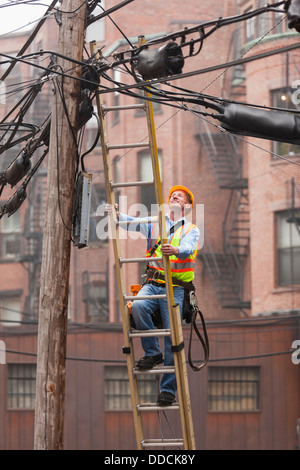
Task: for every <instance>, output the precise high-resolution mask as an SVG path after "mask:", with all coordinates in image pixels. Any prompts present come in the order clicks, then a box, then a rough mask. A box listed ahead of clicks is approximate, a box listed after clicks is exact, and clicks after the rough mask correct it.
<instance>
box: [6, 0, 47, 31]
mask: <svg viewBox="0 0 300 470" xmlns="http://www.w3.org/2000/svg"><path fill="white" fill-rule="evenodd" d="M51 1H52V0H31V1H28V0H27V1H26V0H25V1H23V2H22V1H21V0H18V1H17V0H0V37H1V36H2V35H3V34H7V33H10V32H13V31H15V30H16V29H18V28H22V27H26V28H27V29H31V28H33V27H34V25H35V24H36V23H32V22H34V21H35V20H37V19H39V18H40V17H41V16H42V15H43V13H44V12H45V11H46V9H47V7H48V5H50V3H51ZM31 23H32V24H31Z"/></svg>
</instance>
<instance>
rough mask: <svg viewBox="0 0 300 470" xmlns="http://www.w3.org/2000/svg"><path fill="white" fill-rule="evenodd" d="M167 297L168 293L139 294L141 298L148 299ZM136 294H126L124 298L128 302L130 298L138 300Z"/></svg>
mask: <svg viewBox="0 0 300 470" xmlns="http://www.w3.org/2000/svg"><path fill="white" fill-rule="evenodd" d="M166 297H167V295H166V294H161V295H139V297H138V299H139V300H148V299H165V298H166ZM136 299H137V297H136V295H124V300H125V301H126V302H127V301H128V300H136Z"/></svg>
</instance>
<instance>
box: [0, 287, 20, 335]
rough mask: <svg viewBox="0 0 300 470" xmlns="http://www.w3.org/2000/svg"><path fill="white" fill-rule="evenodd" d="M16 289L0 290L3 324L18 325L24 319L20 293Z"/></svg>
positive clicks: (0, 308) (0, 309)
mask: <svg viewBox="0 0 300 470" xmlns="http://www.w3.org/2000/svg"><path fill="white" fill-rule="evenodd" d="M16 294H17V292H15V291H11V292H10V291H6V292H0V319H1V326H18V325H20V322H21V319H22V317H21V316H22V313H21V302H20V295H21V292H19V294H18V295H16Z"/></svg>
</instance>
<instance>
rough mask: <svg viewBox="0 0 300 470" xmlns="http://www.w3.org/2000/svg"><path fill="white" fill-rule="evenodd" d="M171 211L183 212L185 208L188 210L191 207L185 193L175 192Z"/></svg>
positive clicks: (172, 195)
mask: <svg viewBox="0 0 300 470" xmlns="http://www.w3.org/2000/svg"><path fill="white" fill-rule="evenodd" d="M169 206H170V209H171V210H173V211H174V210H181V211H182V210H183V209H184V208H186V209H188V208H189V207H190V203H189V201H188V196H187V194H186V193H185V192H184V191H180V190H177V191H174V192H173V193H172V194H171V197H170V203H169Z"/></svg>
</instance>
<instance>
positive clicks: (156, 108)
mask: <svg viewBox="0 0 300 470" xmlns="http://www.w3.org/2000/svg"><path fill="white" fill-rule="evenodd" d="M152 89H153V92H152V93H151V90H149V93H150V95H151V97H152V98H153V100H154V101H152V108H153V113H154V114H160V113H161V112H162V109H161V104H160V102H159V101H155V100H156V99H158V100H159V97H157V96H156V95H155V94H154V93H155V90H157V91H158V92H160V90H161V86H160V83H156V84H155V85H152ZM137 93H138V94H139V95H140V98H138V99H137V104H143V105H144V104H145V92H144V90H142V89H140V90H137ZM135 116H136V117H139V116H145V110H144V109H137V110H136V112H135Z"/></svg>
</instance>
